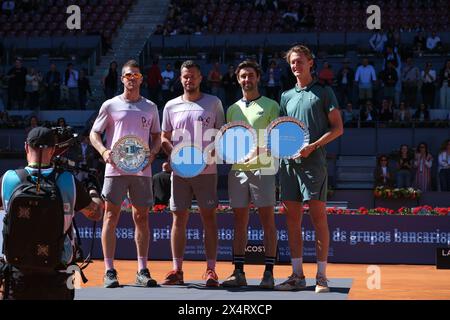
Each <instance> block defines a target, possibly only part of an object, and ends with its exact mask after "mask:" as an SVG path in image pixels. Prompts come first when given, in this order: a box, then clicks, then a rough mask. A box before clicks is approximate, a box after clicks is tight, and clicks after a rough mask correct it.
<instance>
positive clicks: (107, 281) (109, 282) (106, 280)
mask: <svg viewBox="0 0 450 320" xmlns="http://www.w3.org/2000/svg"><path fill="white" fill-rule="evenodd" d="M103 286H104V287H105V288H117V287H118V286H119V280H117V271H116V270H115V269H109V270H107V271H106V274H105V276H104V277H103Z"/></svg>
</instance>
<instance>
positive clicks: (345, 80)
mask: <svg viewBox="0 0 450 320" xmlns="http://www.w3.org/2000/svg"><path fill="white" fill-rule="evenodd" d="M342 64H343V65H342V68H341V69H340V70H339V71H338V73H337V91H338V96H339V103H340V105H344V104H348V103H349V102H350V103H352V102H353V79H354V78H355V75H354V71H353V69H352V68H350V66H349V64H350V61H349V60H348V59H345V60H344V61H343V62H342Z"/></svg>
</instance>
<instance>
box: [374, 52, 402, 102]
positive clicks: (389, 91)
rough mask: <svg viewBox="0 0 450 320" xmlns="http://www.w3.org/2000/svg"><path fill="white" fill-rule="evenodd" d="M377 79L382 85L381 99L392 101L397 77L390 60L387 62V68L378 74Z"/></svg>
mask: <svg viewBox="0 0 450 320" xmlns="http://www.w3.org/2000/svg"><path fill="white" fill-rule="evenodd" d="M379 78H380V80H381V82H382V85H383V98H385V99H390V100H394V99H395V85H396V84H397V81H398V75H397V70H395V67H394V64H393V61H392V60H387V68H386V69H384V70H383V71H381V72H380V74H379Z"/></svg>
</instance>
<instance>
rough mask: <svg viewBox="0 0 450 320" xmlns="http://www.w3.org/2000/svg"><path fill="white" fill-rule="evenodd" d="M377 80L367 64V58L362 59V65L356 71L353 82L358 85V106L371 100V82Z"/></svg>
mask: <svg viewBox="0 0 450 320" xmlns="http://www.w3.org/2000/svg"><path fill="white" fill-rule="evenodd" d="M376 80H377V76H376V74H375V69H374V67H373V66H372V65H370V64H369V60H368V59H367V58H364V59H363V62H362V65H360V66H359V67H358V68H357V69H356V74H355V82H356V83H357V84H358V89H359V100H360V105H363V104H364V103H365V101H366V100H372V97H373V92H372V91H373V82H374V81H376Z"/></svg>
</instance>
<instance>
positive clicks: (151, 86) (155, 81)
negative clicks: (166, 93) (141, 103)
mask: <svg viewBox="0 0 450 320" xmlns="http://www.w3.org/2000/svg"><path fill="white" fill-rule="evenodd" d="M162 84H163V78H162V76H161V70H160V69H159V65H158V59H153V62H152V66H151V67H150V69H148V71H147V90H148V98H149V99H150V100H151V101H152V102H154V103H156V105H157V106H158V108H160V109H162V108H163V107H164V106H163V105H162V104H161V101H160V99H159V94H160V92H161V85H162Z"/></svg>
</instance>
